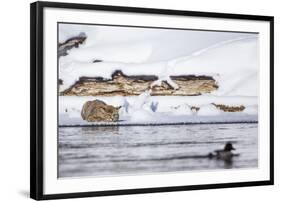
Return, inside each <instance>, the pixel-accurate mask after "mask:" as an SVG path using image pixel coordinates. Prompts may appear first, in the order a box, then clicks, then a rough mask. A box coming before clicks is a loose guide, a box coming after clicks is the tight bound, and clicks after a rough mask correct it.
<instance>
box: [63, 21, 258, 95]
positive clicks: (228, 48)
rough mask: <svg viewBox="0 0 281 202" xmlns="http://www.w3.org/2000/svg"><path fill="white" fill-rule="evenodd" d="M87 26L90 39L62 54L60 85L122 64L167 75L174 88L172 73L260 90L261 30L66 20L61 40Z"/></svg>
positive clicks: (231, 91)
mask: <svg viewBox="0 0 281 202" xmlns="http://www.w3.org/2000/svg"><path fill="white" fill-rule="evenodd" d="M82 32H83V33H86V35H87V39H86V41H85V43H84V44H83V45H81V46H79V48H74V49H71V50H70V51H69V52H68V53H69V55H67V56H65V57H61V58H60V60H59V77H60V79H62V80H63V85H61V86H60V91H63V90H65V89H67V88H68V87H70V86H71V85H72V84H74V83H75V82H76V81H77V80H78V79H79V77H81V76H88V77H104V78H111V75H112V73H113V72H114V71H115V70H121V71H122V72H123V73H124V74H127V75H156V76H158V78H159V81H158V83H159V82H160V81H162V80H166V81H168V82H169V83H170V84H171V86H173V87H174V88H177V85H176V84H175V83H173V82H172V81H171V80H170V76H171V75H191V74H193V75H206V76H213V77H214V78H215V79H216V80H217V82H218V84H219V89H218V90H217V91H216V92H213V93H212V94H216V95H243V96H249V95H250V96H257V95H258V91H257V86H258V85H257V84H258V83H257V76H258V74H257V72H258V37H257V36H258V35H256V34H238V33H226V32H225V33H224V32H222V33H220V32H206V31H187V30H184V31H183V30H181V31H180V30H160V29H140V28H126V27H106V26H82V25H76V26H75V25H64V24H61V25H60V32H59V36H60V37H59V38H60V39H59V40H60V41H63V40H65V39H66V38H67V37H70V36H74V35H78V34H80V33H82ZM198 42H199V43H198ZM95 59H98V60H103V62H99V63H93V62H92V61H93V60H95Z"/></svg>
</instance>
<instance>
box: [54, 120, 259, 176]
mask: <svg viewBox="0 0 281 202" xmlns="http://www.w3.org/2000/svg"><path fill="white" fill-rule="evenodd" d="M227 141H231V142H232V143H233V145H234V147H235V148H236V151H235V152H236V153H239V154H240V155H239V156H235V157H233V158H232V160H231V161H223V160H218V159H215V158H212V159H210V158H208V157H207V155H208V153H209V152H212V151H214V150H216V149H222V148H223V147H224V144H225V143H226V142H227ZM257 166H258V125H257V124H201V125H200V124H195V125H167V126H127V127H126V126H120V127H118V126H113V127H112V126H107V127H69V128H59V169H58V170H59V173H58V175H59V177H79V176H104V175H118V174H130V175H131V174H142V173H157V172H177V171H193V170H197V171H198V170H211V169H233V168H254V167H257Z"/></svg>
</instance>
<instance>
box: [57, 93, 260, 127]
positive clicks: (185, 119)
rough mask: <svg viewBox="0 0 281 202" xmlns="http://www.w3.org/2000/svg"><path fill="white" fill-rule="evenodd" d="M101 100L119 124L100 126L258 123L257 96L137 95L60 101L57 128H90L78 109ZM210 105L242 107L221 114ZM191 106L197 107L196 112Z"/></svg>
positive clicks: (75, 97)
mask: <svg viewBox="0 0 281 202" xmlns="http://www.w3.org/2000/svg"><path fill="white" fill-rule="evenodd" d="M95 99H98V100H102V101H104V102H106V103H107V104H110V105H113V106H115V107H121V108H120V110H119V115H120V118H119V119H120V121H119V122H117V123H95V124H97V125H100V124H113V125H115V124H119V125H122V124H167V123H210V122H213V123H222V122H223V123H225V122H256V121H258V105H257V99H256V97H250V96H244V97H243V96H241V97H238V96H235V97H231V96H225V97H224V96H207V95H205V96H149V93H148V92H145V93H143V94H141V95H140V96H130V97H122V96H114V97H86V96H84V97H78V96H61V97H60V98H59V115H60V120H59V124H60V125H92V124H93V123H89V122H87V121H84V120H82V118H81V109H82V107H83V104H84V103H85V102H86V101H88V100H95ZM212 103H216V104H220V103H223V104H225V105H229V106H240V105H241V103H242V104H243V106H245V107H246V108H245V110H244V111H243V112H223V111H222V110H219V109H218V108H216V107H215V106H214V105H213V104H212ZM193 107H199V108H200V109H199V111H196V110H195V109H194V108H193Z"/></svg>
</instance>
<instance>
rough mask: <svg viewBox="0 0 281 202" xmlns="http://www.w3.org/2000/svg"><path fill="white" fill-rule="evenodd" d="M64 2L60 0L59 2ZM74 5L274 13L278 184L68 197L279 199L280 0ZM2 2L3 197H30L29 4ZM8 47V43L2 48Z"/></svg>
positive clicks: (25, 0)
mask: <svg viewBox="0 0 281 202" xmlns="http://www.w3.org/2000/svg"><path fill="white" fill-rule="evenodd" d="M61 1H62V0H61ZM69 1H72V2H75V3H91V4H108V5H120V6H135V7H155V8H169V9H182V10H195V11H211V12H229V13H242V14H243V13H244V14H257V15H273V16H275V103H276V104H275V186H264V187H249V188H232V189H217V190H204V191H188V192H173V193H161V194H143V195H131V196H114V197H100V198H84V199H71V200H68V201H74V200H76V201H93V200H95V201H101V202H111V201H114V202H118V201H120V202H121V201H122V202H126V201H136V202H137V201H142V202H143V201H146V202H149V201H163V202H165V201H217V202H220V201H226V200H227V202H234V201H235V202H237V201H271V202H273V201H280V196H281V185H280V183H281V176H280V173H281V172H280V169H281V158H280V156H281V155H280V154H281V149H280V147H281V138H280V134H281V124H280V123H279V122H280V120H281V108H280V105H279V104H278V103H280V102H281V91H280V90H279V86H281V79H280V78H279V75H280V76H281V69H280V68H279V66H280V65H281V60H280V57H278V56H279V55H280V54H281V41H280V37H279V36H281V12H280V5H278V3H279V1H277V0H275V1H274V0H255V1H250V0H228V1H226V0H211V1H208V0H205V1H204V0H189V1H187V0H182V1H181V0H170V1H164V0H153V1H152V0H134V1H128V0H107V1H102V0H83V1H78V0H76V1H75V0H69ZM30 2H31V1H30V0H13V1H8V0H6V1H2V2H1V6H0V9H1V11H0V16H1V17H0V21H1V23H0V95H1V97H0V119H1V120H0V136H1V138H0V154H1V156H0V157H1V159H0V201H3V202H5V201H17V202H20V201H27V200H30V199H29V198H28V195H29V3H30ZM3 45H4V46H3Z"/></svg>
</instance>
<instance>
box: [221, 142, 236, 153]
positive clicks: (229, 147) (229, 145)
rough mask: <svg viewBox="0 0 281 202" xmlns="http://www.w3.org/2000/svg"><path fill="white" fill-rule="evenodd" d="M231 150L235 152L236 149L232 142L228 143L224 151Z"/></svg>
mask: <svg viewBox="0 0 281 202" xmlns="http://www.w3.org/2000/svg"><path fill="white" fill-rule="evenodd" d="M231 150H235V148H234V147H233V146H232V144H231V143H230V142H228V143H226V144H225V146H224V151H231Z"/></svg>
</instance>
